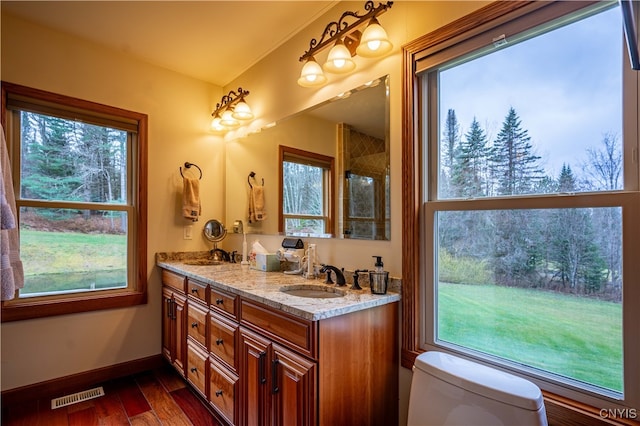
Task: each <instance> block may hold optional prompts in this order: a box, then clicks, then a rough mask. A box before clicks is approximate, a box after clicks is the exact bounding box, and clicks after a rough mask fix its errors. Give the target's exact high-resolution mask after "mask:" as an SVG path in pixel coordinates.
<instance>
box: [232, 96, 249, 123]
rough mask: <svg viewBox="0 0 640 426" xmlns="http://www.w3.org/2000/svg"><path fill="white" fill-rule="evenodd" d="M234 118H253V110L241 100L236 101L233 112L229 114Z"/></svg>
mask: <svg viewBox="0 0 640 426" xmlns="http://www.w3.org/2000/svg"><path fill="white" fill-rule="evenodd" d="M231 116H232V117H233V118H235V119H236V120H251V119H252V118H253V112H251V108H249V105H248V104H247V103H246V102H245V101H244V99H243V100H241V101H240V102H238V103H237V104H236V106H235V107H234V108H233V114H231Z"/></svg>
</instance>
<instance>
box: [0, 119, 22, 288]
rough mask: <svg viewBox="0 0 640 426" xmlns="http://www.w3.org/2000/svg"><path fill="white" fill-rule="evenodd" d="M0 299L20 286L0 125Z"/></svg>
mask: <svg viewBox="0 0 640 426" xmlns="http://www.w3.org/2000/svg"><path fill="white" fill-rule="evenodd" d="M0 135H2V136H1V137H2V141H1V142H0V216H1V217H0V228H2V229H1V230H0V299H1V300H9V299H13V297H14V295H15V291H16V289H17V288H22V287H24V271H23V269H22V262H21V260H20V234H19V230H18V226H17V224H16V220H15V218H16V217H17V215H16V213H17V212H16V199H15V196H14V193H13V179H12V178H11V164H10V163H9V154H8V152H7V141H6V139H5V137H4V129H3V128H2V126H0Z"/></svg>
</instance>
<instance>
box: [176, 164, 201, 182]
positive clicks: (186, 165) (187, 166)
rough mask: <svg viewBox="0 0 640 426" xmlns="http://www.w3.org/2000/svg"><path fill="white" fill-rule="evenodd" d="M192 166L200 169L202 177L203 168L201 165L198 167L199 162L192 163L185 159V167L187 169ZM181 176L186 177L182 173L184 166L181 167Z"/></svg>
mask: <svg viewBox="0 0 640 426" xmlns="http://www.w3.org/2000/svg"><path fill="white" fill-rule="evenodd" d="M191 166H193V167H195V168H196V169H198V171H199V172H200V177H199V178H198V179H202V169H201V168H200V167H198V165H197V164H193V163H190V162H188V161H185V162H184V168H185V169H190V168H191ZM180 176H182V177H184V175H183V174H182V167H180Z"/></svg>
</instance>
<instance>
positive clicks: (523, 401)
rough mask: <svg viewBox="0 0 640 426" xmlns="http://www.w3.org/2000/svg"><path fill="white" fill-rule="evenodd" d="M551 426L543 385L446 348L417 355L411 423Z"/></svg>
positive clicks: (465, 425) (430, 424) (410, 402)
mask: <svg viewBox="0 0 640 426" xmlns="http://www.w3.org/2000/svg"><path fill="white" fill-rule="evenodd" d="M418 425H428V426H435V425H460V426H474V425H490V426H500V425H504V426H516V425H531V426H546V425H547V416H546V413H545V409H544V401H543V399H542V392H540V388H538V386H536V385H535V384H533V383H531V382H530V381H528V380H525V379H522V378H520V377H516V376H514V375H512V374H508V373H505V372H502V371H500V370H496V369H494V368H490V367H486V366H484V365H480V364H477V363H475V362H471V361H467V360H465V359H462V358H458V357H455V356H452V355H449V354H445V353H442V352H435V351H432V352H425V353H423V354H421V355H419V356H418V357H417V358H416V361H415V364H414V366H413V378H412V380H411V393H410V396H409V416H408V421H407V426H418Z"/></svg>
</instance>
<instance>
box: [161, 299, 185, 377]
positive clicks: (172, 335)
mask: <svg viewBox="0 0 640 426" xmlns="http://www.w3.org/2000/svg"><path fill="white" fill-rule="evenodd" d="M185 301H186V298H185V297H184V296H182V295H180V294H177V293H176V292H175V290H173V289H172V288H170V287H163V288H162V354H163V355H164V357H165V358H166V359H167V360H168V361H169V362H170V363H171V364H173V366H174V367H175V368H176V369H177V370H178V371H179V372H180V373H181V374H182V375H183V376H184V357H185V338H186V336H185V332H184V330H185V328H184V326H185V310H184V308H185Z"/></svg>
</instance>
